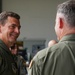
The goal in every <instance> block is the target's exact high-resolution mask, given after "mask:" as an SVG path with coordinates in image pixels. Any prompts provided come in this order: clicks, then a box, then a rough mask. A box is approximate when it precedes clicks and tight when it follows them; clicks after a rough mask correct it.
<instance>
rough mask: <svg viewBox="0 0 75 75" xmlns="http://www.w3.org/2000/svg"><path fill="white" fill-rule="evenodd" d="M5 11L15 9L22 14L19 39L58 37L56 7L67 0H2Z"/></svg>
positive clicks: (47, 39)
mask: <svg viewBox="0 0 75 75" xmlns="http://www.w3.org/2000/svg"><path fill="white" fill-rule="evenodd" d="M2 1H3V3H2V4H3V6H2V9H3V11H5V10H7V11H14V12H17V13H18V14H19V15H20V16H21V26H22V28H21V34H20V36H19V38H18V39H23V38H24V37H25V38H28V39H29V38H30V39H31V38H36V39H41V38H43V39H46V45H47V43H48V41H49V40H51V39H56V35H55V31H54V24H55V15H56V7H57V5H58V4H59V3H62V2H64V1H66V0H2Z"/></svg>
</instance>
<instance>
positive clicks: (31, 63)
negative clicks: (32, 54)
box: [29, 60, 33, 69]
mask: <svg viewBox="0 0 75 75" xmlns="http://www.w3.org/2000/svg"><path fill="white" fill-rule="evenodd" d="M32 65H33V60H31V62H30V64H29V69H30V68H31V67H32Z"/></svg>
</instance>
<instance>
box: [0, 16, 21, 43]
mask: <svg viewBox="0 0 75 75" xmlns="http://www.w3.org/2000/svg"><path fill="white" fill-rule="evenodd" d="M19 34H20V22H19V21H18V20H17V19H15V18H14V17H8V19H7V20H6V23H5V25H4V26H2V25H1V26H0V35H1V39H2V40H3V41H4V42H5V43H6V44H9V43H14V42H15V41H16V39H17V38H18V36H19Z"/></svg>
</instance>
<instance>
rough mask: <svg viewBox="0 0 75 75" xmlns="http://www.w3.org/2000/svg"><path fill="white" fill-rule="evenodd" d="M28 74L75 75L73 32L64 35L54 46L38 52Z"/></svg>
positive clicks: (74, 35) (74, 39) (74, 38)
mask: <svg viewBox="0 0 75 75" xmlns="http://www.w3.org/2000/svg"><path fill="white" fill-rule="evenodd" d="M28 75H75V34H71V35H66V36H64V37H63V38H62V39H61V40H60V41H59V42H58V43H57V44H55V45H54V46H52V47H49V48H46V49H44V50H41V51H40V52H38V53H37V54H36V55H35V56H34V58H33V60H32V63H31V66H30V68H29V70H28Z"/></svg>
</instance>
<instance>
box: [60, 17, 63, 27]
mask: <svg viewBox="0 0 75 75" xmlns="http://www.w3.org/2000/svg"><path fill="white" fill-rule="evenodd" d="M59 23H60V26H59V27H60V28H63V19H62V18H59Z"/></svg>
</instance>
